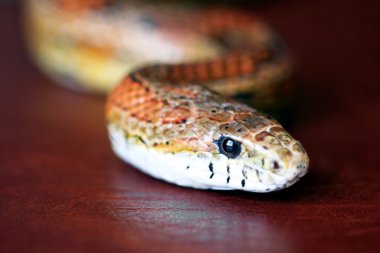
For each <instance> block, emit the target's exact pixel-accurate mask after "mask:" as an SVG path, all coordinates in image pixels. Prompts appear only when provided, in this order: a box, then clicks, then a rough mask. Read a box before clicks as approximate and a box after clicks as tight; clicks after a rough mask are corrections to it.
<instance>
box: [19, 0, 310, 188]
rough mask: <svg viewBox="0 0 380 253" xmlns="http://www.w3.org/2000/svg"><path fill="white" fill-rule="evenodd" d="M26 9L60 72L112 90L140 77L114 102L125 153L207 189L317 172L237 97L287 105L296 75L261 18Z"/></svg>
mask: <svg viewBox="0 0 380 253" xmlns="http://www.w3.org/2000/svg"><path fill="white" fill-rule="evenodd" d="M26 6H27V7H26V9H27V10H29V11H28V15H27V17H28V22H27V24H28V26H29V30H28V31H29V32H28V33H29V35H28V38H29V43H30V47H31V48H32V54H33V55H34V56H35V59H36V62H37V63H38V64H39V65H40V66H41V68H42V69H43V70H45V71H46V72H47V73H48V74H50V75H52V76H53V77H54V78H55V79H58V80H59V81H60V82H63V83H64V84H66V85H72V83H74V84H75V87H76V88H78V87H81V88H85V89H88V90H94V91H108V90H110V89H111V88H112V86H113V84H114V83H115V82H116V80H120V79H121V76H122V75H125V74H124V73H129V74H128V75H127V76H126V77H125V78H123V79H122V81H119V85H117V86H116V87H115V88H114V89H113V90H112V91H111V93H110V94H109V97H108V100H107V104H106V109H105V114H106V125H107V129H108V132H109V137H110V140H111V143H112V147H113V150H114V151H115V153H116V155H117V156H119V157H120V158H121V159H123V160H124V161H126V162H128V163H130V164H133V165H134V166H135V167H136V168H138V169H140V170H141V171H143V172H145V173H147V174H149V175H151V176H153V177H155V178H158V179H161V180H165V181H167V182H170V183H174V184H177V185H181V186H186V187H192V188H198V189H219V190H245V191H253V192H270V191H274V190H279V189H283V188H286V187H288V186H290V185H292V184H294V183H295V182H296V181H297V180H298V179H299V178H300V177H302V176H303V175H305V173H306V172H307V170H308V165H309V158H308V156H307V154H306V152H305V150H304V149H303V147H302V145H301V144H300V143H299V142H298V141H296V140H295V139H293V138H292V137H291V136H290V134H289V133H288V132H286V131H285V130H284V129H283V127H282V126H281V125H280V124H279V123H278V122H277V121H276V120H275V119H273V118H272V117H270V116H268V115H265V114H263V113H261V112H260V111H258V110H256V109H254V108H252V107H250V106H247V105H245V104H242V103H240V102H237V101H235V100H234V99H233V97H235V96H239V95H244V96H246V95H247V94H249V95H250V97H253V100H251V102H253V104H256V105H257V104H259V105H260V104H273V103H276V102H278V98H277V93H279V91H281V90H283V89H284V84H285V83H286V80H288V79H289V76H290V75H291V72H292V67H291V66H292V65H291V61H290V60H289V56H288V54H287V51H286V49H285V47H284V45H283V43H282V41H281V40H280V39H279V38H278V36H277V35H276V34H275V33H274V32H273V31H272V30H271V29H270V28H268V26H267V25H265V24H264V23H263V22H262V21H261V20H260V19H258V18H257V17H254V16H252V15H251V14H247V13H244V12H241V11H233V10H229V9H226V8H219V9H206V10H202V9H196V8H195V9H191V10H187V9H186V8H172V7H166V6H149V5H145V4H140V2H137V1H135V2H133V1H132V3H131V1H117V0H80V1H78V0H76V1H74V0H55V1H50V0H35V1H27V5H26ZM47 15H49V18H47ZM181 62H186V63H181ZM67 80H70V82H67ZM251 94H253V96H251Z"/></svg>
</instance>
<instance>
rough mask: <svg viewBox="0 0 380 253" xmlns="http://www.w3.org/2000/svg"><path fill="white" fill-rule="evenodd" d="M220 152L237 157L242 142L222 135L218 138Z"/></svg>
mask: <svg viewBox="0 0 380 253" xmlns="http://www.w3.org/2000/svg"><path fill="white" fill-rule="evenodd" d="M218 147H219V153H221V154H223V155H225V156H227V157H228V158H232V159H234V158H236V157H238V156H239V155H240V152H241V143H240V142H237V141H235V140H233V139H231V138H229V137H224V136H222V137H220V138H219V140H218Z"/></svg>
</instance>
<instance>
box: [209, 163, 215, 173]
mask: <svg viewBox="0 0 380 253" xmlns="http://www.w3.org/2000/svg"><path fill="white" fill-rule="evenodd" d="M208 168H209V169H210V171H211V172H212V173H214V165H213V164H212V163H210V164H209V165H208Z"/></svg>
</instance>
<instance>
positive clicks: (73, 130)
mask: <svg viewBox="0 0 380 253" xmlns="http://www.w3.org/2000/svg"><path fill="white" fill-rule="evenodd" d="M375 2H376V1H373V3H371V2H365V1H348V0H346V1H344V0H341V1H328V0H324V1H302V0H298V1H297V0H293V1H261V4H260V5H259V6H256V7H257V12H258V13H259V14H260V15H261V16H263V17H264V18H265V19H266V20H268V22H269V23H271V24H272V25H273V26H274V27H275V28H276V29H277V30H278V31H279V32H280V33H281V34H282V35H283V37H284V38H285V39H286V40H287V42H288V44H289V45H290V47H291V49H292V51H293V53H294V55H295V57H296V59H297V60H298V63H299V76H298V77H299V79H300V81H301V83H302V87H303V89H302V92H301V94H302V96H301V97H300V99H299V101H298V102H297V103H296V108H298V109H297V111H295V112H294V111H293V112H292V113H293V114H295V115H296V116H297V119H296V120H295V121H294V122H293V124H292V125H291V126H290V128H289V131H290V132H291V133H292V134H293V135H294V136H295V137H297V138H298V139H299V140H300V141H301V142H302V143H303V144H304V146H305V147H306V149H307V150H308V152H309V154H310V157H311V167H310V173H309V174H308V175H307V176H306V177H305V178H303V179H302V180H301V182H299V183H298V184H296V185H295V186H294V187H292V188H290V189H288V190H285V191H282V192H278V193H273V194H265V195H264V194H252V193H243V192H212V191H197V190H191V189H185V188H180V187H176V186H172V185H169V184H166V183H163V182H160V181H157V180H154V179H152V178H150V177H148V176H145V175H143V174H141V173H140V172H138V171H136V170H134V169H133V168H131V167H130V166H128V165H126V164H124V163H122V162H121V161H119V160H118V159H117V158H116V157H115V156H114V155H113V154H112V152H111V150H110V147H109V143H108V141H107V137H106V132H105V128H104V125H103V104H104V98H102V97H96V96H91V95H84V94H77V93H74V92H71V91H69V90H65V89H63V88H60V87H58V86H55V85H53V84H52V81H50V80H49V79H47V78H46V77H45V76H43V75H42V74H41V73H40V72H39V71H37V69H36V68H35V67H34V66H33V65H32V64H31V63H30V61H29V60H28V58H27V56H26V54H25V52H24V49H23V44H22V40H21V35H20V29H19V28H20V26H21V24H20V21H19V18H20V9H19V6H18V4H15V3H12V2H11V1H8V2H7V3H4V2H3V4H0V43H1V44H0V56H1V60H0V69H1V72H0V85H1V91H0V103H1V106H0V122H1V125H0V212H1V213H0V251H1V252H198V251H203V252H219V251H221V252H237V251H240V252H243V251H244V252H380V193H379V190H380V187H379V182H380V180H379V179H380V178H379V176H380V171H379V156H380V152H379V150H380V149H379V145H380V143H379V140H380V134H379V132H380V114H379V105H380V101H379V84H380V64H379V56H380V53H379V45H380V37H379V33H378V31H379V27H380V18H379V14H378V12H379V11H378V10H379V7H380V6H379V4H375Z"/></svg>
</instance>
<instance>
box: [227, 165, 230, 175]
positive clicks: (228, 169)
mask: <svg viewBox="0 0 380 253" xmlns="http://www.w3.org/2000/svg"><path fill="white" fill-rule="evenodd" d="M227 173H228V174H230V166H228V165H227Z"/></svg>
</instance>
